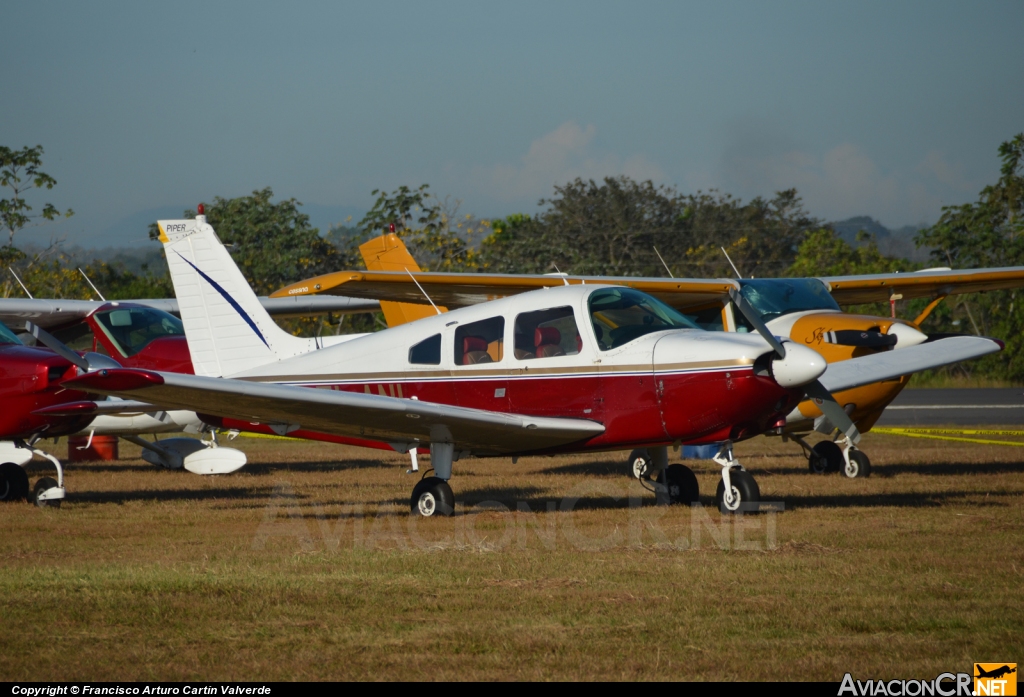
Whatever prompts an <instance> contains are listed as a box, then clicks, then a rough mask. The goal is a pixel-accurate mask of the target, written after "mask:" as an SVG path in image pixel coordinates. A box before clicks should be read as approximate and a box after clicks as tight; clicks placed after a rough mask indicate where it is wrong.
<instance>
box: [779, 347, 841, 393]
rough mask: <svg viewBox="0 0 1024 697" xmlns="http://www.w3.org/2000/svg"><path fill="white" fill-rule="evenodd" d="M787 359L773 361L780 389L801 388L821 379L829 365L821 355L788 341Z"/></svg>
mask: <svg viewBox="0 0 1024 697" xmlns="http://www.w3.org/2000/svg"><path fill="white" fill-rule="evenodd" d="M785 348H786V357H785V358H779V357H778V356H776V357H775V358H773V359H772V377H773V378H775V382H777V383H779V386H780V387H786V388H790V387H800V386H801V385H806V384H807V383H809V382H813V381H815V380H817V379H818V378H820V377H821V375H822V373H824V372H825V369H826V368H828V363H827V362H825V359H824V358H823V357H822V355H821V354H820V353H818V352H817V351H815V350H813V349H809V348H807V347H806V346H801V345H800V344H794V343H793V342H790V341H787V342H786V343H785Z"/></svg>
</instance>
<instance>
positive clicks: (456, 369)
mask: <svg viewBox="0 0 1024 697" xmlns="http://www.w3.org/2000/svg"><path fill="white" fill-rule="evenodd" d="M602 288H621V286H597V285H573V286H562V287H558V288H549V289H542V290H537V291H531V292H528V293H522V294H519V295H514V296H509V297H506V298H502V299H499V300H494V301H491V302H488V303H483V304H480V305H473V306H470V307H465V308H460V309H457V310H452V311H450V312H446V313H444V314H440V315H437V316H434V317H427V318H424V319H421V320H418V321H416V322H411V323H409V324H404V325H401V326H398V327H394V328H391V329H386V330H383V331H380V332H377V333H375V334H368V335H366V336H363V337H360V338H358V339H355V340H352V341H349V342H347V343H345V344H342V345H340V346H332V347H327V348H323V349H321V350H319V351H313V352H311V353H308V354H304V355H301V356H295V357H293V358H288V359H285V360H282V361H277V362H274V363H269V364H266V365H263V366H260V367H258V368H253V369H250V370H247V371H244V372H241V373H238V374H235V375H232V376H230V377H235V378H242V379H255V380H260V381H264V380H265V381H273V382H288V383H300V384H332V383H338V382H348V381H353V380H355V381H362V380H366V379H367V378H370V377H372V376H378V377H381V376H388V377H389V379H396V378H401V377H402V376H404V377H406V378H408V379H422V378H425V377H427V375H430V376H431V377H441V375H439V373H443V374H444V375H445V376H451V377H456V378H457V377H459V376H460V375H465V376H466V377H470V376H472V375H474V374H489V375H493V374H494V373H495V371H500V372H501V373H503V374H506V375H510V376H515V375H523V376H526V375H528V374H529V373H530V372H531V371H533V372H536V371H537V370H541V369H542V370H543V372H544V373H545V374H547V375H550V374H551V373H552V371H554V372H563V371H564V372H566V373H574V374H579V373H580V372H581V371H585V372H601V373H607V372H621V371H623V370H626V371H629V370H636V369H639V370H642V371H644V372H647V373H650V372H651V370H652V369H653V370H655V371H657V370H659V369H663V370H671V371H680V370H715V369H722V370H724V369H727V368H731V369H738V368H740V367H741V366H742V367H746V368H747V369H749V367H750V366H751V365H752V364H753V362H754V360H755V359H757V358H758V357H759V356H761V355H763V354H765V353H766V352H768V351H770V350H771V349H770V348H769V346H768V344H767V343H766V342H765V341H764V339H762V338H761V337H760V336H757V335H742V334H726V333H719V332H705V331H702V330H700V329H668V330H664V331H658V332H653V333H650V334H646V335H644V336H641V337H640V338H638V339H635V340H633V341H630V342H628V343H626V344H624V345H622V346H618V347H616V348H612V349H609V350H601V348H600V345H599V343H598V341H597V339H596V336H595V333H594V328H593V324H592V323H591V319H590V312H589V309H588V306H587V301H588V299H589V297H590V295H591V294H592V293H594V292H595V291H597V290H599V289H602ZM558 307H570V308H572V311H573V313H574V316H575V323H576V328H577V331H578V332H579V336H580V346H579V352H578V353H576V354H572V355H559V356H551V357H545V358H541V357H531V358H530V359H526V360H524V359H520V358H517V357H516V355H515V351H513V350H510V349H506V350H504V351H503V352H502V354H501V356H500V358H499V359H498V360H492V361H489V362H487V363H484V364H478V365H460V364H457V363H456V361H455V357H456V353H457V352H456V346H455V334H456V331H457V330H458V329H459V328H460V327H464V326H466V325H469V324H472V323H475V322H480V321H483V320H488V319H491V318H495V317H503V318H504V320H505V322H504V336H503V345H504V346H505V347H513V346H514V345H515V341H516V339H515V336H514V331H515V325H516V318H517V316H518V315H520V314H522V313H527V312H536V311H540V310H546V309H551V308H558ZM437 334H440V337H441V351H440V362H439V363H438V364H434V365H424V364H414V363H411V362H410V349H411V348H412V347H413V346H415V345H417V344H418V343H420V342H421V341H423V340H425V339H427V338H429V337H432V336H434V335H437ZM656 345H657V346H658V347H659V350H658V351H657V352H656V351H655V346H656Z"/></svg>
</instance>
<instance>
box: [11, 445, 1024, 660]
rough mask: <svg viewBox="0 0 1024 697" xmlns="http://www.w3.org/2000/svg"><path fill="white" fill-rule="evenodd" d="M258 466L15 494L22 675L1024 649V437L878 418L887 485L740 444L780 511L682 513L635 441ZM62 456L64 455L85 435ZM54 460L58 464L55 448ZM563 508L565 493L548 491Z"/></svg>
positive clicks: (298, 456)
mask: <svg viewBox="0 0 1024 697" xmlns="http://www.w3.org/2000/svg"><path fill="white" fill-rule="evenodd" d="M239 442H240V447H241V448H243V449H244V450H246V452H247V453H248V454H249V457H250V463H251V464H250V465H248V466H247V467H246V468H245V469H243V470H242V471H241V472H239V473H236V474H233V475H227V476H221V477H208V478H204V477H199V476H195V475H192V474H189V473H186V472H181V471H179V472H171V471H165V470H158V469H156V468H154V467H152V466H151V465H148V464H146V463H145V462H143V461H142V460H141V459H138V457H137V456H138V450H137V448H135V447H134V446H130V445H128V444H125V443H122V457H123V459H122V460H121V461H118V462H115V463H94V464H84V465H76V466H71V467H69V468H68V474H67V486H68V490H69V496H68V501H67V502H66V503H65V505H64V507H63V508H62V509H61V510H59V511H54V510H40V509H37V508H35V507H33V506H29V505H28V504H7V505H0V525H2V529H3V535H2V537H0V560H2V566H0V623H2V632H0V680H86V679H88V680H115V679H137V680H148V679H165V680H190V679H211V680H227V679H238V680H280V679H285V680H287V679H401V678H405V679H434V680H452V679H520V678H527V679H584V680H586V679H627V680H633V679H652V680H658V679H673V680H676V679H683V680H702V679H747V680H751V679H753V680H757V679H769V680H772V679H795V680H811V679H814V680H839V679H840V678H841V677H842V675H843V673H845V672H847V671H850V672H852V673H853V674H854V676H855V677H858V678H861V679H866V678H868V677H872V678H881V677H887V678H896V677H905V678H912V677H918V678H928V679H930V678H933V677H935V675H937V674H938V673H939V672H942V671H953V672H956V671H966V670H969V669H970V667H971V666H970V664H971V663H972V662H974V661H1011V662H1012V661H1017V660H1019V659H1022V658H1024V651H1022V649H1024V639H1022V632H1021V625H1022V619H1024V606H1022V603H1021V590H1022V587H1024V583H1022V581H1024V577H1022V570H1024V549H1022V546H1021V542H1022V540H1024V505H1022V504H1024V498H1022V493H1024V478H1022V475H1024V448H1019V447H1001V446H977V445H973V444H965V443H952V442H944V441H925V440H911V439H906V438H900V437H897V436H882V435H875V434H868V435H867V436H865V438H864V441H863V443H862V446H863V449H864V450H865V451H866V452H867V453H869V454H870V456H871V458H872V462H873V465H874V473H873V475H872V477H870V478H869V479H865V480H847V479H845V478H843V477H842V476H840V475H832V476H815V475H811V474H809V473H807V468H806V461H805V460H804V459H803V458H802V457H800V456H799V454H798V451H796V449H795V448H794V446H792V445H791V444H790V445H786V444H782V443H780V442H779V441H778V440H777V439H773V440H769V439H764V438H758V439H755V440H753V441H749V442H746V443H742V444H740V445H738V446H737V454H738V455H739V456H740V458H741V460H743V461H744V463H745V464H746V465H747V467H748V468H749V469H750V470H751V471H752V472H753V473H754V474H755V476H756V477H757V480H758V483H759V484H760V487H761V492H762V498H763V499H765V500H773V501H782V502H783V503H784V504H785V507H786V510H785V512H782V513H770V514H764V513H763V514H759V515H747V516H743V517H742V518H740V519H735V518H730V517H723V516H721V515H720V514H719V513H718V512H717V510H715V509H714V508H713V503H712V496H713V494H714V488H715V486H716V485H717V480H718V475H717V473H716V472H715V471H714V470H713V469H712V468H711V467H710V466H708V464H707V463H697V464H695V469H697V471H698V477H699V480H700V485H701V490H702V495H703V500H704V504H705V507H704V508H696V509H689V508H677V507H672V508H662V507H657V506H655V505H654V499H653V495H651V494H649V493H648V492H646V491H644V490H643V489H642V488H641V487H640V485H639V484H638V483H636V482H631V481H630V480H629V479H628V478H627V477H626V476H625V464H624V460H625V453H608V454H602V455H596V456H586V457H582V456H572V457H557V458H524V459H522V460H520V461H519V463H518V464H517V465H512V464H511V462H510V461H509V460H482V461H461V462H457V463H456V466H455V477H454V478H453V480H452V485H453V489H454V490H455V494H456V499H457V500H458V501H459V506H458V509H459V510H458V512H459V513H460V515H457V516H455V517H454V518H451V519H441V520H436V519H435V520H428V521H424V520H417V519H416V518H412V517H410V516H409V515H408V512H407V511H408V495H409V492H410V491H411V489H412V486H413V484H414V476H411V475H406V474H405V468H406V467H407V466H408V461H407V460H406V459H405V458H404V457H400V456H394V455H392V456H388V455H380V454H378V453H376V452H371V451H366V450H356V449H346V448H338V447H333V446H324V445H318V444H310V443H302V442H288V441H271V440H244V439H242V440H240V441H239ZM54 452H55V453H57V454H59V455H60V456H61V457H63V456H64V454H65V448H64V446H63V445H59V446H56V447H55V450H54ZM30 467H31V469H32V470H33V471H32V472H31V474H32V477H33V479H34V478H35V477H36V476H38V475H40V474H42V473H45V471H46V470H45V465H42V464H39V465H35V464H34V465H31V466H30ZM549 508H551V509H554V510H553V511H549Z"/></svg>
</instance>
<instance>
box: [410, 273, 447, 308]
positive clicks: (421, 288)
mask: <svg viewBox="0 0 1024 697" xmlns="http://www.w3.org/2000/svg"><path fill="white" fill-rule="evenodd" d="M405 272H406V273H407V274H409V278H411V279H412V282H413V283H415V284H416V287H417V288H419V289H420V292H421V293H423V297H424V298H426V299H427V302H428V303H430V306H431V307H432V308H434V312H436V313H437V314H441V311H440V310H439V309H437V305H435V304H434V301H433V300H431V299H430V296H429V295H427V291H425V290H423V286H421V285H420V282H419V281H417V280H416V277H415V276H413V275H412V271H410V270H409V267H408V266H407V267H405Z"/></svg>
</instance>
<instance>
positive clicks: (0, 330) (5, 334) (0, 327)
mask: <svg viewBox="0 0 1024 697" xmlns="http://www.w3.org/2000/svg"><path fill="white" fill-rule="evenodd" d="M4 344H15V345H17V346H20V345H21V340H20V339H19V338H18V337H16V336H15V335H14V332H12V331H11V330H10V329H8V328H7V327H6V326H5V325H4V323H3V322H0V345H4Z"/></svg>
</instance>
